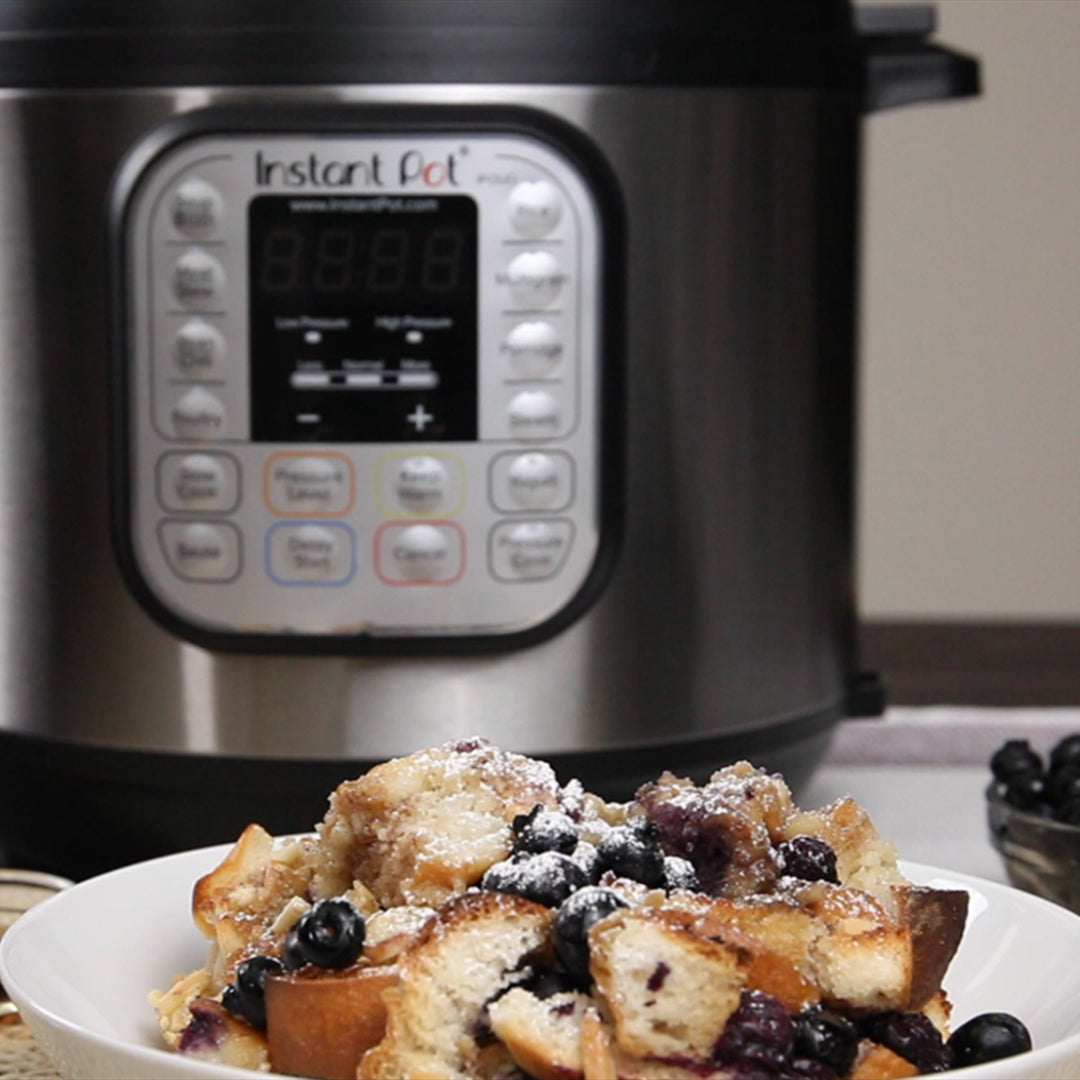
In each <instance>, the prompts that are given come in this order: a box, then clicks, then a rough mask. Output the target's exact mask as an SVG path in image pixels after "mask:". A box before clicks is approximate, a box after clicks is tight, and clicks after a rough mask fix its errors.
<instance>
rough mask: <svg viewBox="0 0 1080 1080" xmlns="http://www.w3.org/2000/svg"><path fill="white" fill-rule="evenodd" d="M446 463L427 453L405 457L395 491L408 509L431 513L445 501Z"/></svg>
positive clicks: (399, 470)
mask: <svg viewBox="0 0 1080 1080" xmlns="http://www.w3.org/2000/svg"><path fill="white" fill-rule="evenodd" d="M448 480H449V478H448V476H447V473H446V466H444V465H443V463H442V462H441V461H439V460H438V459H437V458H433V457H430V456H428V455H427V454H422V455H418V456H416V457H410V458H406V459H405V460H404V461H403V462H402V463H401V464H400V465H399V466H398V468H397V475H396V476H395V478H394V491H395V492H396V493H397V497H398V501H399V502H400V503H401V505H402V506H404V507H405V509H407V510H410V511H412V512H414V513H418V514H430V513H431V512H432V511H433V510H438V509H439V508H440V507H442V506H444V505H445V503H446V496H447V484H448Z"/></svg>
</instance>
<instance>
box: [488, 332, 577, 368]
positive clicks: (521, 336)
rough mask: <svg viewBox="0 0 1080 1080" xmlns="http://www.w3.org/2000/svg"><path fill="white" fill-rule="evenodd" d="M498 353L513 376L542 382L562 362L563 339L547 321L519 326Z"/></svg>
mask: <svg viewBox="0 0 1080 1080" xmlns="http://www.w3.org/2000/svg"><path fill="white" fill-rule="evenodd" d="M499 354H500V356H502V357H503V358H504V359H505V360H507V361H508V362H509V365H510V369H511V370H512V371H513V373H514V374H515V375H519V376H520V377H521V378H523V379H542V378H543V377H544V376H545V375H550V374H551V373H552V372H553V371H555V370H556V369H557V368H558V366H559V364H561V363H562V358H563V343H562V338H560V336H559V332H558V330H556V329H555V327H554V326H552V325H551V323H549V322H523V323H518V324H517V326H515V327H514V328H513V329H512V330H511V331H510V333H509V334H507V335H506V340H505V341H503V343H502V344H501V345H500V346H499Z"/></svg>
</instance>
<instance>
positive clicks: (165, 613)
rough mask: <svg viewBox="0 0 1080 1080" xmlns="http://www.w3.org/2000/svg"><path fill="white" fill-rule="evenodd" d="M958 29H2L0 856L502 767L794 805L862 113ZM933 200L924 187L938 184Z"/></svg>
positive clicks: (413, 12) (205, 828)
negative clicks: (464, 749)
mask: <svg viewBox="0 0 1080 1080" xmlns="http://www.w3.org/2000/svg"><path fill="white" fill-rule="evenodd" d="M932 31H933V19H932V11H931V9H929V8H924V7H902V8H889V7H876V8H867V9H865V10H856V9H853V8H852V7H851V6H850V5H849V4H848V3H846V2H844V0H708V2H700V0H354V2H336V3H330V2H325V3H321V2H312V3H307V4H295V3H289V2H284V0H282V2H278V3H274V2H269V0H267V2H254V0H250V2H248V0H236V2H233V3H228V4H222V3H216V2H211V0H195V2H187V3H184V2H176V0H170V2H169V3H167V4H166V3H159V2H155V0H143V2H142V3H138V4H133V3H119V2H116V3H110V2H102V3H95V4H85V3H77V2H62V0H43V2H37V3H30V2H25V3H23V2H18V0H13V2H10V3H7V4H4V5H3V9H2V10H0V85H3V87H4V92H3V95H2V97H0V152H2V155H3V156H2V159H0V170H2V171H0V224H2V227H3V230H4V237H3V245H2V248H0V282H2V286H3V287H2V289H0V314H2V325H3V329H4V333H3V335H2V337H0V350H2V351H3V355H4V363H3V371H4V393H3V395H0V440H2V446H0V497H2V504H0V505H2V508H3V515H4V520H3V526H4V527H3V531H2V533H0V685H2V691H3V694H2V714H0V731H2V734H0V843H2V844H3V845H4V847H6V849H7V857H8V858H9V859H10V860H12V861H14V862H17V863H22V864H29V865H37V866H44V867H45V868H49V869H57V870H61V871H63V872H65V873H68V874H84V873H88V872H90V871H92V870H96V869H100V868H102V867H105V866H109V865H115V864H116V863H119V862H122V861H127V860H129V859H133V858H136V857H139V856H143V855H147V854H152V853H156V852H159V851H164V850H168V849H172V848H178V847H186V846H190V845H193V844H198V843H202V842H208V841H218V840H223V839H229V838H230V837H232V836H233V835H235V834H236V833H237V832H238V831H239V829H240V828H242V827H243V825H244V824H246V823H247V822H248V821H250V820H258V821H260V822H262V823H263V824H265V825H266V826H267V827H269V828H270V829H272V830H279V831H295V830H301V829H304V828H307V827H309V826H310V825H311V824H312V823H313V822H314V821H316V820H317V819H318V818H319V817H321V815H322V812H323V808H324V805H325V798H326V795H327V793H328V792H329V791H330V789H331V788H332V787H333V786H334V785H336V784H337V783H338V782H339V781H341V780H343V779H345V778H348V777H350V776H354V775H356V774H358V773H359V772H360V771H362V770H363V769H365V768H366V767H368V766H370V765H371V764H372V763H374V762H376V761H379V760H383V759H385V758H387V757H389V756H392V755H396V754H400V753H406V752H409V751H412V750H415V749H418V748H420V747H422V746H426V745H430V744H435V743H441V742H444V741H447V740H455V739H460V738H467V737H472V736H482V737H487V738H490V739H492V740H493V741H495V742H497V743H498V744H500V745H502V746H504V747H506V748H508V749H514V750H520V751H524V752H527V753H530V754H534V755H540V756H543V757H545V758H548V759H549V760H551V761H552V762H553V764H554V765H555V766H556V768H557V769H558V771H559V772H560V774H561V775H562V776H563V778H564V779H568V778H570V777H571V776H575V775H576V776H580V777H581V778H582V779H583V780H584V781H585V782H586V784H587V785H589V786H591V787H594V788H596V789H599V790H602V791H604V792H606V793H608V794H612V795H618V794H620V793H621V794H624V795H629V794H630V792H631V791H632V790H633V787H634V785H635V784H636V783H638V782H640V780H641V779H643V778H645V777H647V776H652V775H655V774H656V772H657V771H658V770H659V769H661V768H664V767H668V768H671V769H674V770H676V771H679V772H682V773H684V774H690V775H693V776H702V775H704V774H707V773H708V771H710V770H711V769H712V768H714V767H716V766H718V765H719V764H722V763H724V762H726V761H729V760H731V759H733V758H736V757H749V758H751V759H753V760H755V761H758V762H760V763H761V764H763V765H766V766H768V767H771V768H779V769H783V770H784V771H785V772H786V773H787V774H788V776H789V778H791V779H792V780H793V782H796V783H797V782H798V780H799V778H800V777H802V776H804V775H805V774H806V773H807V772H808V771H809V769H810V768H812V766H813V764H814V762H815V761H816V760H817V759H818V758H819V756H820V754H821V753H822V751H823V749H824V748H825V746H826V745H827V742H828V738H829V734H830V731H831V729H832V727H833V725H834V724H835V723H836V721H837V720H838V719H840V718H841V717H843V716H845V715H848V714H851V713H852V712H867V711H873V710H874V707H875V697H876V696H877V695H875V693H874V685H873V683H872V681H871V682H870V683H869V685H868V681H867V679H866V678H865V677H863V676H861V675H860V673H859V671H858V669H857V664H856V657H855V651H854V637H853V622H854V603H853V585H852V565H851V562H852V560H851V555H852V551H851V548H852V486H853V485H852V476H853V452H852V443H853V418H852V403H853V387H854V380H853V372H854V363H853V339H854V325H855V322H854V316H855V280H856V233H857V218H858V172H859V135H860V125H861V123H862V118H863V115H864V114H865V113H867V112H870V111H874V110H876V109H880V108H884V107H889V106H893V105H903V104H906V103H910V102H916V101H923V100H930V99H941V98H949V97H962V96H966V95H970V94H973V93H975V92H976V83H977V66H976V64H975V62H974V61H972V60H970V59H968V58H965V57H963V56H961V55H958V54H955V53H953V52H950V51H948V50H946V49H943V48H940V47H938V46H936V45H934V44H932V43H931V42H930V41H929V37H930V35H931V34H932ZM913 167H917V163H916V164H915V165H914V166H913Z"/></svg>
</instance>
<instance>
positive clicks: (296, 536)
mask: <svg viewBox="0 0 1080 1080" xmlns="http://www.w3.org/2000/svg"><path fill="white" fill-rule="evenodd" d="M266 562H267V573H269V575H270V577H271V578H272V579H273V580H274V581H276V582H277V583H278V584H279V585H300V584H313V585H343V584H345V582H347V581H349V580H350V579H351V578H352V576H353V575H354V574H355V573H356V544H355V540H354V537H353V533H352V530H351V529H349V528H348V526H346V525H341V524H339V523H337V522H333V523H330V522H328V523H326V524H321V523H320V524H310V523H308V524H303V525H297V524H293V523H292V522H288V523H286V522H281V523H279V524H277V525H274V526H273V527H271V529H270V532H269V533H268V534H267V539H266Z"/></svg>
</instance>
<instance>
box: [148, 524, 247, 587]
mask: <svg viewBox="0 0 1080 1080" xmlns="http://www.w3.org/2000/svg"><path fill="white" fill-rule="evenodd" d="M161 545H162V548H163V550H164V552H165V557H166V558H167V559H168V560H169V563H170V565H171V566H172V568H173V570H175V571H176V573H177V574H178V575H179V576H180V577H182V578H188V579H191V580H194V581H230V580H231V579H232V578H234V577H236V575H237V574H238V573H239V572H240V533H239V532H238V531H237V529H236V527H235V526H233V525H230V524H228V523H226V522H220V523H215V524H210V523H208V522H205V521H193V522H190V523H189V522H183V521H166V522H163V523H162V526H161Z"/></svg>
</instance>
